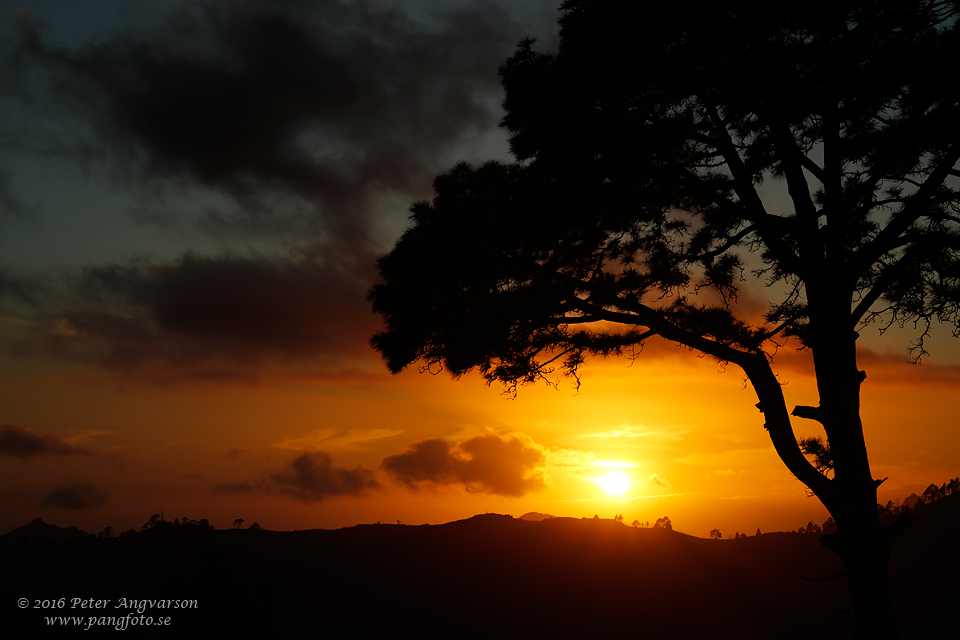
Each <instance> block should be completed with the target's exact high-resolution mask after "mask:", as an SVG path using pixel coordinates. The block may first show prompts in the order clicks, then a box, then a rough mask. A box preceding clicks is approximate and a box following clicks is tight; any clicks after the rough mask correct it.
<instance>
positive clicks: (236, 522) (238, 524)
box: [233, 518, 243, 529]
mask: <svg viewBox="0 0 960 640" xmlns="http://www.w3.org/2000/svg"><path fill="white" fill-rule="evenodd" d="M233 526H234V527H235V528H237V529H239V528H240V527H241V526H243V518H237V519H236V520H234V521H233Z"/></svg>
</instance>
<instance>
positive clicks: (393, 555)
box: [0, 495, 960, 640]
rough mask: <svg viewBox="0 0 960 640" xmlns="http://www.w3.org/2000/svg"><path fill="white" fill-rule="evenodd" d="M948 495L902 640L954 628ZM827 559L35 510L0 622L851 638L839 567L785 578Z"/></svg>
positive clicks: (915, 577)
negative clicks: (134, 525) (41, 516)
mask: <svg viewBox="0 0 960 640" xmlns="http://www.w3.org/2000/svg"><path fill="white" fill-rule="evenodd" d="M958 499H960V495H952V496H948V497H946V498H944V499H942V500H938V501H937V502H935V503H931V504H927V505H920V506H919V507H918V508H917V509H915V511H914V513H915V514H916V515H917V516H918V520H917V522H916V523H915V524H914V525H913V526H912V527H911V528H910V529H909V530H908V531H907V533H906V534H904V536H903V537H902V538H901V539H900V541H898V542H897V543H896V546H895V547H894V549H893V558H892V565H891V570H892V575H893V584H894V598H895V601H896V603H897V607H898V612H899V619H900V624H901V627H902V632H903V635H904V637H906V638H939V637H956V634H957V633H960V632H958V631H957V630H956V627H951V626H950V625H955V624H956V622H955V620H956V615H955V613H956V611H957V603H958V600H960V588H958V586H957V575H958V568H960V562H958V557H960V555H958V551H957V541H958V538H957V535H958V533H960V501H958ZM839 569H840V565H839V562H838V561H837V559H836V558H835V557H834V556H833V555H832V554H831V553H830V552H829V551H826V550H825V549H823V548H822V547H821V546H820V545H819V544H818V543H817V536H815V535H801V534H792V533H771V534H764V535H762V536H759V537H757V536H751V537H747V538H740V539H736V540H706V539H701V538H694V537H691V536H687V535H684V534H681V533H677V532H673V531H667V530H663V529H635V528H632V527H629V526H626V525H623V524H620V523H616V522H613V521H610V520H575V519H569V518H556V519H549V520H543V521H541V522H529V521H524V520H517V519H513V518H511V517H509V516H501V515H484V516H476V517H474V518H470V519H468V520H462V521H459V522H451V523H449V524H445V525H434V526H426V525H425V526H403V525H361V526H356V527H351V528H348V529H340V530H336V531H326V530H312V531H295V532H279V531H263V530H250V529H246V530H232V529H231V530H215V529H213V528H210V527H200V526H180V525H173V524H169V523H160V524H159V525H158V526H156V527H154V528H152V529H149V530H146V531H144V532H142V533H136V534H133V535H129V536H127V537H125V538H123V539H121V540H117V539H113V540H111V541H106V540H102V539H97V538H95V537H94V536H89V535H85V534H83V533H82V532H78V531H76V530H75V529H74V530H69V529H59V528H57V527H53V526H52V525H47V524H43V523H42V522H40V521H34V522H33V523H31V524H29V525H26V526H24V527H21V528H19V529H15V530H14V531H12V532H10V533H8V534H6V535H4V536H0V570H2V576H3V587H2V592H3V595H2V598H3V612H4V613H3V618H2V620H3V623H4V627H5V628H6V629H8V630H14V629H19V630H20V633H19V634H18V635H17V637H51V638H55V637H65V636H73V635H82V636H84V637H101V636H110V637H145V636H148V637H186V638H189V637H209V638H230V637H241V638H246V637H257V638H299V637H308V636H309V637H315V638H317V637H319V638H323V637H330V638H343V637H363V638H369V637H389V636H410V637H417V638H425V637H434V638H464V637H485V638H511V637H523V638H567V637H569V638H574V637H576V638H595V637H600V636H602V635H607V634H625V636H624V637H638V638H647V637H660V638H709V639H720V638H739V639H749V638H758V639H759V638H762V639H768V638H804V639H810V638H816V639H817V640H823V639H829V638H851V637H853V636H852V634H851V627H850V624H849V621H848V613H847V612H848V610H849V602H848V599H847V596H846V591H845V585H844V581H843V579H836V580H832V581H828V582H812V581H808V580H803V579H801V576H805V577H808V578H823V577H826V576H829V575H832V574H834V573H836V572H837V571H839ZM21 598H26V599H27V600H29V603H28V606H27V608H20V607H19V604H18V600H19V599H21ZM60 598H63V599H64V600H63V604H62V606H61V604H60V601H59V599H60ZM74 598H77V599H79V600H73V599H74ZM84 600H86V601H87V602H83V601H84ZM97 600H100V601H101V602H100V603H97V602H96V601H97ZM151 600H152V601H153V602H150V601H151ZM191 600H195V601H196V603H195V605H193V604H191V603H190V601H191ZM44 601H46V602H44ZM106 601H109V602H106ZM144 601H147V602H144ZM174 601H175V602H174ZM97 604H100V605H101V608H99V609H95V608H92V607H94V606H96V605H97ZM38 605H39V608H38ZM74 605H75V606H74ZM84 606H85V608H84ZM194 606H195V607H196V608H194ZM175 607H180V608H175ZM183 607H187V608H183ZM141 615H142V616H143V619H142V620H140V619H139V616H141ZM51 617H67V618H71V620H70V621H69V622H67V623H66V626H64V623H63V621H62V620H61V621H59V622H56V621H55V622H54V623H53V624H52V625H51V624H49V623H48V621H47V618H51ZM91 617H92V618H94V619H95V620H96V622H95V623H91V620H90V619H91ZM111 617H112V618H113V620H111ZM73 618H76V619H75V620H73ZM120 618H126V619H127V620H129V619H130V618H137V622H136V626H130V623H129V622H127V623H121V622H120V620H119V619H120ZM148 618H152V619H153V621H154V624H153V626H149V627H148V626H145V624H146V620H147V619H148ZM78 621H79V624H78ZM161 622H164V623H165V625H164V626H157V625H158V624H160V623H161ZM121 624H122V625H126V626H125V628H122V629H118V628H117V625H121ZM111 625H112V626H111ZM88 626H90V627H91V628H90V629H89V630H87V631H84V628H85V627H88ZM945 633H947V635H944V634H945ZM951 633H952V634H953V635H950V634H951ZM34 634H36V635H34ZM118 634H119V635H118Z"/></svg>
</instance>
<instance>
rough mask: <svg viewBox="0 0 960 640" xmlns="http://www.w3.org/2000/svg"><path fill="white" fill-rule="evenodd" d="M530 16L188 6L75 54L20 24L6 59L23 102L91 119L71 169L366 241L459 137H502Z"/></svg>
mask: <svg viewBox="0 0 960 640" xmlns="http://www.w3.org/2000/svg"><path fill="white" fill-rule="evenodd" d="M545 6H549V5H545ZM554 16H555V12H554V7H552V6H551V7H550V11H543V12H542V13H537V18H538V19H539V20H540V21H541V22H542V23H546V24H549V23H550V22H552V21H553V19H554ZM529 19H530V18H529V17H528V18H526V19H525V22H524V23H522V24H521V23H520V22H519V21H518V19H516V18H514V17H512V14H511V13H510V12H508V10H507V9H506V8H504V7H502V6H500V5H497V4H494V3H490V2H487V3H476V4H470V5H466V6H463V7H459V8H451V7H447V8H444V9H434V10H433V11H432V12H431V13H430V14H429V15H428V16H427V17H426V19H418V20H414V19H411V18H410V17H409V16H408V15H406V14H405V13H404V12H403V11H401V10H400V9H398V8H395V7H389V6H387V5H385V4H382V3H380V4H371V3H366V2H350V3H341V2H336V1H333V0H325V1H320V2H294V1H287V2H277V1H276V0H269V1H267V0H259V1H250V0H245V1H239V0H236V1H225V2H216V3H182V4H179V5H178V6H177V7H176V8H175V9H172V10H170V11H169V12H168V13H166V14H164V15H163V16H161V19H160V20H159V21H158V24H155V25H154V26H152V27H146V26H140V27H139V28H132V27H131V28H127V29H126V30H124V32H123V33H114V34H109V33H108V34H103V35H101V36H100V37H99V38H97V39H96V40H95V41H93V42H91V43H90V44H89V45H87V46H84V47H79V48H68V47H59V46H56V45H52V44H48V43H47V42H46V41H45V37H44V33H43V29H42V26H41V25H40V23H39V22H38V21H36V20H30V19H17V20H13V21H11V23H12V25H13V26H14V28H15V29H16V33H17V44H16V46H15V47H14V49H13V50H12V51H10V52H8V61H7V62H8V64H9V68H10V69H21V70H23V71H21V73H20V76H19V79H20V80H21V83H20V84H21V87H22V90H23V91H27V90H28V89H27V88H28V87H30V89H29V90H30V91H32V93H33V94H36V93H37V90H36V88H35V85H36V84H37V82H36V81H34V82H32V83H31V82H27V81H26V80H24V79H25V78H28V77H30V78H33V79H34V80H36V78H46V80H47V82H46V85H45V86H47V87H49V90H50V91H53V101H54V102H56V103H58V104H63V105H69V107H68V110H69V114H68V115H70V116H71V117H74V118H76V117H79V118H80V119H81V120H82V121H85V123H86V125H87V126H86V127H85V128H86V129H87V130H89V131H91V132H92V137H88V138H85V139H84V140H82V141H78V142H77V144H76V148H77V154H78V156H79V157H82V158H83V159H88V158H90V157H91V156H104V157H109V158H112V159H113V161H114V162H113V163H112V164H113V166H116V167H124V168H127V169H131V168H133V169H134V170H137V174H138V175H137V176H135V178H136V179H137V180H142V179H144V178H148V179H149V180H155V179H166V180H168V181H169V180H171V179H172V180H186V181H188V182H190V183H193V184H199V185H204V186H207V187H212V188H214V189H217V190H219V191H222V192H225V193H229V194H231V195H232V196H233V197H234V198H236V199H237V201H239V202H242V203H244V206H245V211H246V212H247V213H248V214H251V215H253V216H254V217H258V216H260V217H264V218H269V217H270V216H269V215H266V216H263V214H264V211H265V210H269V208H270V207H269V204H270V203H271V202H274V201H272V200H270V198H268V197H266V194H268V193H274V194H277V193H281V194H288V195H291V196H295V197H296V198H299V199H301V200H302V201H305V202H309V203H312V204H313V205H316V207H317V208H316V209H315V210H314V212H316V211H320V212H321V213H322V215H323V216H324V222H325V228H327V229H328V230H329V231H331V232H332V233H333V234H334V235H335V236H338V237H343V238H349V239H351V240H352V241H359V239H360V238H362V237H363V236H364V235H365V234H366V229H365V225H366V224H367V222H368V221H367V220H365V219H364V215H363V212H364V210H365V207H366V205H367V203H368V202H367V201H368V198H369V197H370V196H371V194H372V193H375V192H379V191H382V190H388V191H394V192H401V193H404V194H409V193H422V192H423V189H424V187H425V186H426V185H428V184H429V181H430V179H431V177H432V176H433V175H434V174H435V173H436V172H437V171H438V170H439V169H442V168H443V166H441V165H440V164H439V163H449V162H450V161H451V160H452V159H453V158H450V157H449V156H450V154H451V150H452V149H453V148H454V147H455V146H456V145H457V144H459V143H461V142H463V140H464V138H465V136H466V137H467V138H470V136H474V135H476V133H477V132H483V131H487V130H491V129H493V128H494V127H495V126H496V123H497V120H498V118H499V109H498V104H499V98H500V88H499V84H498V79H497V74H496V69H497V65H498V64H499V63H500V62H501V61H502V60H503V59H504V58H505V57H506V56H507V55H509V54H510V53H511V52H512V50H513V47H514V46H515V44H516V42H517V41H518V40H519V39H520V38H521V37H522V36H523V35H524V34H525V32H527V31H528V30H529V29H530V22H529ZM550 31H555V28H553V27H551V28H550ZM26 69H31V70H32V71H30V72H28V71H27V70H26ZM6 76H10V77H12V78H13V79H17V78H18V76H16V75H15V74H14V72H13V71H8V72H7V74H6ZM7 90H8V91H9V89H7ZM31 97H32V99H34V100H35V101H36V100H38V99H40V98H39V97H38V96H37V95H32V96H31ZM65 108H66V107H65ZM77 129H78V130H81V129H83V127H78V128H77ZM147 217H150V215H149V214H148V216H147ZM260 222H264V220H261V221H260Z"/></svg>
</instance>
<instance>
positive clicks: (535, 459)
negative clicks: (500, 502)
mask: <svg viewBox="0 0 960 640" xmlns="http://www.w3.org/2000/svg"><path fill="white" fill-rule="evenodd" d="M545 460H546V456H545V454H544V449H543V447H541V446H540V445H538V444H537V443H535V442H534V441H533V440H531V439H530V438H528V437H526V436H522V435H508V436H499V435H497V434H494V433H486V434H482V435H478V436H474V437H472V438H469V439H467V440H464V441H462V442H458V443H455V444H451V443H449V442H447V441H446V440H441V439H439V438H428V439H426V440H421V441H419V442H414V443H413V444H411V445H410V446H409V447H408V448H407V450H406V451H404V452H403V453H399V454H395V455H392V456H387V457H386V458H384V460H383V464H382V465H381V467H382V468H383V469H385V470H386V471H387V473H388V474H390V475H391V476H392V477H393V479H394V481H395V482H396V483H398V484H402V485H406V486H407V487H408V488H410V489H419V488H420V487H422V486H431V485H432V486H454V485H460V486H463V487H464V488H465V489H466V490H467V491H470V492H473V493H492V494H497V495H504V496H513V497H519V496H522V495H524V494H526V493H528V492H530V491H535V490H538V489H542V488H544V487H545V486H546V483H545V482H544V479H543V470H542V467H543V465H544V462H545Z"/></svg>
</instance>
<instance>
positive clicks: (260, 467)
mask: <svg viewBox="0 0 960 640" xmlns="http://www.w3.org/2000/svg"><path fill="white" fill-rule="evenodd" d="M557 4H558V2H557V0H549V1H547V0H536V1H525V2H522V3H514V2H506V1H504V2H494V1H492V0H484V1H478V2H463V1H455V2H454V1H444V2H427V1H421V0H406V1H404V2H343V3H340V2H334V1H327V0H321V1H316V2H305V1H304V2H297V1H278V0H270V1H267V0H246V1H243V2H240V1H229V0H223V1H220V2H202V1H194V2H187V1H172V0H171V1H166V2H162V1H160V0H137V1H134V2H131V1H129V0H116V1H107V0H90V1H88V2H83V3H77V2H72V1H66V0H65V1H53V0H50V1H46V2H42V1H39V0H38V1H33V2H17V1H8V0H4V1H0V56H2V58H3V59H2V61H0V149H2V155H0V353H2V356H0V425H4V426H3V427H2V430H0V504H2V505H3V508H2V509H0V533H3V532H6V531H9V530H10V529H12V528H14V527H17V526H20V525H22V524H25V523H26V522H29V521H30V520H32V519H33V518H36V517H42V518H43V519H44V520H45V521H46V522H54V523H56V524H58V525H60V526H77V527H79V528H81V529H84V530H86V531H90V532H96V531H100V530H102V529H103V528H104V527H106V526H112V527H113V528H114V529H115V530H125V529H129V528H139V527H140V525H141V524H143V523H144V521H146V520H147V519H148V518H149V517H150V516H151V515H152V514H154V513H160V512H161V511H163V513H164V515H165V517H166V519H168V520H173V519H174V518H175V517H184V516H186V517H189V518H193V519H199V518H207V519H208V520H209V521H210V522H211V524H213V525H214V526H216V527H218V528H225V527H229V526H231V524H232V523H233V521H234V520H235V519H236V518H243V519H244V520H245V521H246V522H247V524H249V523H252V522H258V523H259V524H260V525H262V526H263V527H264V528H267V529H308V528H337V527H344V526H350V525H354V524H359V523H371V522H377V521H380V522H391V523H392V522H396V521H398V520H399V521H400V522H402V523H404V524H423V523H443V522H448V521H451V520H456V519H462V518H466V517H469V516H472V515H475V514H478V513H484V512H496V513H506V514H511V515H514V516H520V515H522V514H524V513H526V512H529V511H537V512H542V513H549V514H552V515H557V516H573V517H583V516H587V517H592V516H593V515H594V514H598V515H600V516H601V517H604V518H612V517H613V516H614V515H616V514H622V515H623V516H624V519H625V520H626V521H627V522H631V521H633V520H634V519H637V520H640V521H641V522H647V521H649V522H651V523H652V522H653V521H655V520H656V519H657V518H659V517H661V516H669V517H670V518H671V520H672V521H673V525H674V527H675V528H676V529H678V530H680V531H683V532H686V533H691V534H694V535H699V536H706V535H707V534H708V532H709V531H710V530H711V529H713V528H719V529H721V531H722V532H723V533H724V535H725V536H730V535H732V534H733V533H734V532H735V531H740V532H750V533H753V532H754V531H755V530H756V529H757V528H760V529H761V530H764V531H772V530H784V529H795V528H797V527H798V526H801V525H804V524H805V523H806V522H807V521H808V520H813V521H815V522H818V523H822V522H823V520H824V519H826V517H827V513H826V511H825V509H823V507H822V506H821V505H820V504H819V502H818V501H817V500H816V499H815V498H808V497H807V496H806V494H805V492H804V487H803V485H801V484H800V482H799V481H797V480H796V479H795V478H794V477H793V476H792V475H791V474H790V473H789V472H788V471H787V469H786V467H785V466H784V465H783V464H782V463H781V462H780V460H779V459H778V458H777V456H776V453H775V452H774V449H773V447H772V445H771V444H770V441H769V438H768V437H767V434H766V432H765V430H764V429H763V424H762V417H761V414H760V413H759V412H758V411H757V409H756V408H755V407H754V404H755V403H756V401H757V400H756V396H755V394H754V392H753V390H752V388H751V387H750V386H749V385H748V384H745V381H744V377H743V375H742V374H741V373H740V372H739V371H738V370H736V369H735V368H733V367H730V368H728V369H727V370H724V369H723V368H722V367H721V366H719V365H718V364H717V363H716V362H714V361H712V360H710V359H701V358H698V357H696V354H693V353H691V352H689V351H687V350H686V349H683V348H680V347H675V346H672V345H670V344H665V343H651V344H650V345H648V346H647V347H646V348H645V349H644V351H643V352H642V353H641V354H639V357H638V358H637V359H635V360H631V359H627V358H618V359H609V360H599V359H598V360H590V361H588V362H587V363H586V365H585V366H584V367H583V369H582V385H581V386H580V388H579V390H575V389H574V388H573V387H572V386H571V384H570V382H569V381H566V380H560V381H559V384H558V385H557V387H556V388H553V387H548V386H537V387H523V388H521V389H520V390H519V393H518V395H517V397H516V398H511V397H510V396H508V395H504V393H503V389H502V388H499V387H495V386H494V387H488V386H486V384H485V383H484V381H483V379H482V378H481V377H480V376H479V375H468V376H465V377H463V378H461V379H459V380H452V379H451V377H450V376H449V375H448V374H447V373H445V372H440V373H437V372H432V373H433V374H434V375H431V372H425V373H420V372H418V371H417V370H416V368H413V369H410V370H407V371H404V372H403V373H401V374H400V375H397V376H392V375H390V373H389V372H388V371H387V369H386V367H385V366H384V365H383V363H382V362H381V361H380V359H379V357H378V355H377V354H376V353H374V352H373V351H372V350H371V349H370V347H369V346H368V342H367V341H368V339H369V338H370V336H371V335H372V334H373V333H374V332H375V331H377V330H378V328H380V326H381V325H380V320H379V318H378V317H377V316H375V315H374V314H373V313H372V311H371V309H370V306H369V304H368V303H367V301H366V299H365V297H366V292H367V290H368V289H369V288H370V287H371V286H372V285H373V284H374V283H375V282H376V279H377V274H376V269H375V265H374V262H375V260H376V258H377V257H378V256H380V255H382V254H384V253H386V252H388V251H389V250H390V248H391V247H392V245H393V243H394V242H395V240H396V239H397V238H398V237H399V234H400V233H401V232H402V231H403V230H404V228H405V227H406V225H407V210H408V208H409V206H410V204H411V203H412V202H413V201H415V200H417V199H421V198H428V197H430V195H431V182H432V180H433V177H434V176H435V175H436V174H438V173H440V172H442V171H444V170H446V169H448V168H449V167H450V166H452V165H453V164H454V163H455V162H457V161H459V160H467V161H469V162H481V161H483V160H487V159H504V160H506V159H508V158H509V154H508V147H507V142H506V136H505V134H504V133H503V132H501V131H500V130H499V129H498V127H497V122H498V120H499V118H500V100H501V97H502V96H501V90H500V86H499V83H498V78H497V66H498V64H499V63H500V62H502V61H503V60H504V59H505V58H506V57H507V56H508V55H510V53H511V52H512V51H513V49H514V47H515V45H516V43H517V42H518V41H519V40H520V39H521V38H522V37H523V36H525V35H533V36H537V38H538V40H537V42H538V46H539V47H542V48H544V49H551V48H553V47H555V46H556V24H555V23H556V15H557V14H556V5H557ZM761 192H762V193H763V195H764V196H765V198H766V200H767V201H768V202H769V203H773V204H776V203H783V206H788V205H786V201H785V199H784V195H783V192H784V189H783V187H782V185H780V184H778V183H776V182H771V183H769V184H764V185H763V187H761ZM774 208H775V207H774ZM437 268H443V265H437ZM764 296H765V292H764V291H763V290H760V289H757V290H747V291H745V292H744V295H743V296H742V305H744V308H745V309H747V310H748V311H749V310H750V309H751V308H752V309H755V310H760V311H762V310H764V309H765V308H766V298H765V297H764ZM861 333H862V335H863V338H862V339H861V352H860V353H861V362H860V366H861V368H863V369H864V370H865V371H866V373H867V380H866V382H865V384H864V386H863V417H864V423H865V432H866V435H867V446H868V450H869V452H870V456H871V461H872V464H873V470H874V475H875V477H877V478H884V477H889V480H888V481H887V482H886V483H885V484H884V485H883V486H882V487H881V498H882V499H883V500H887V499H898V498H904V497H906V496H907V495H909V494H910V493H911V492H916V493H922V491H923V489H924V488H925V487H926V486H927V485H928V484H930V483H931V482H936V483H937V484H940V483H942V482H944V481H946V480H949V479H950V478H953V477H955V476H957V475H960V430H958V429H957V428H956V427H957V417H956V416H957V408H958V400H960V343H958V341H957V339H955V338H952V337H951V335H950V334H951V330H950V328H949V327H948V328H941V329H938V330H937V331H936V332H935V333H934V336H933V339H932V341H931V342H930V344H929V346H928V349H929V350H930V352H931V355H930V356H929V357H927V358H926V359H925V360H924V362H923V363H922V364H920V365H914V364H911V363H910V362H909V360H910V357H909V356H908V354H907V347H908V346H909V344H910V340H911V339H912V337H914V336H915V332H914V330H913V328H912V327H905V328H902V329H901V328H893V329H891V330H889V331H887V332H886V333H883V334H880V332H879V331H878V330H877V327H868V328H866V329H864V330H863V331H862V332H861ZM775 370H776V371H777V372H778V374H779V375H780V378H781V381H782V382H783V383H784V384H785V387H784V390H785V393H786V396H787V403H788V406H789V407H793V406H794V405H797V404H806V405H815V404H817V395H816V388H815V383H814V379H813V377H812V375H811V367H810V362H809V360H808V357H807V355H806V354H805V353H803V352H798V351H796V349H794V348H793V347H792V346H791V345H786V346H785V347H784V348H783V349H782V350H781V352H780V353H778V354H777V355H776V358H775ZM804 422H805V421H802V420H797V421H796V422H795V430H796V433H797V435H798V436H800V435H816V434H817V430H816V429H815V428H814V424H813V423H812V422H809V421H806V423H804ZM609 473H621V474H623V475H625V476H626V477H627V478H628V479H629V481H630V486H629V488H628V489H627V491H626V492H625V493H623V494H622V495H620V496H616V497H614V496H610V495H608V494H607V493H606V492H605V491H604V490H603V488H602V486H601V484H600V480H601V479H602V478H603V477H604V476H606V475H607V474H609Z"/></svg>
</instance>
